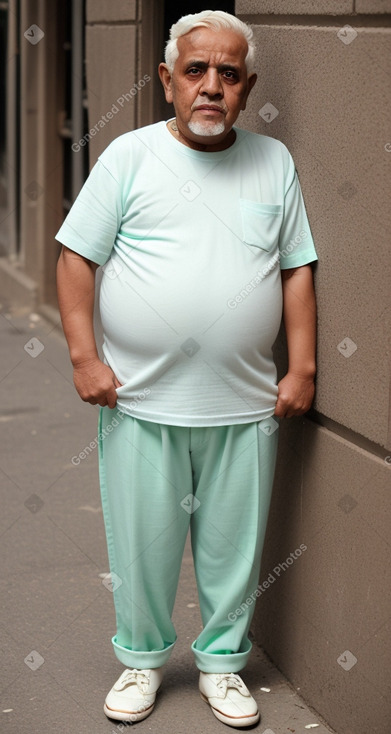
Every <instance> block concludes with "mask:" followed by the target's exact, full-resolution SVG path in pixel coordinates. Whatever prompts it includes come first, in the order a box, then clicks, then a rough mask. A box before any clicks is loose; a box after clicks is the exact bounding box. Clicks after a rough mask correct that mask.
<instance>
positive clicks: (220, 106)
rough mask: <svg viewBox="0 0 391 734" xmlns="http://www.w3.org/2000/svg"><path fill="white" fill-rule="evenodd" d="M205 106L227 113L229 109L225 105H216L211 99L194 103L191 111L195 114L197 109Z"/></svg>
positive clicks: (198, 100)
mask: <svg viewBox="0 0 391 734" xmlns="http://www.w3.org/2000/svg"><path fill="white" fill-rule="evenodd" d="M204 105H209V106H210V107H215V108H216V109H218V110H221V112H224V113H225V112H227V108H226V106H225V105H221V104H216V102H213V100H211V99H196V101H195V102H193V104H192V106H191V111H192V112H193V111H194V110H195V109H197V107H203V106H204Z"/></svg>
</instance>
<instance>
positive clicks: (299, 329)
mask: <svg viewBox="0 0 391 734" xmlns="http://www.w3.org/2000/svg"><path fill="white" fill-rule="evenodd" d="M281 277H282V291H283V299H284V306H283V318H284V324H285V331H286V337H287V344H288V358H289V366H288V372H287V374H286V375H285V377H283V379H282V380H280V382H279V383H278V397H277V403H276V408H275V411H274V413H275V415H276V416H278V417H280V418H282V417H284V418H291V417H292V416H294V415H302V414H303V413H305V412H306V411H307V410H309V408H310V406H311V403H312V401H313V398H314V393H315V385H314V379H315V372H316V362H315V349H316V302H315V292H314V285H313V276H312V268H311V265H303V266H302V267H299V268H292V269H289V270H282V271H281Z"/></svg>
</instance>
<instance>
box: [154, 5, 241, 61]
mask: <svg viewBox="0 0 391 734" xmlns="http://www.w3.org/2000/svg"><path fill="white" fill-rule="evenodd" d="M193 28H214V29H215V30H222V29H223V28H229V29H230V30H232V31H235V32H236V33H239V34H240V35H242V36H243V37H244V38H245V39H246V41H247V46H248V51H247V56H246V58H245V63H246V67H247V73H248V75H250V74H252V73H253V71H254V55H255V45H254V42H253V40H252V38H253V35H254V34H253V31H252V28H250V26H249V25H247V23H243V21H241V20H239V18H235V16H234V15H231V14H230V13H225V12H224V10H203V11H202V12H201V13H193V14H190V15H184V16H182V18H180V19H179V20H178V22H177V23H174V24H173V25H172V26H171V28H170V39H169V40H168V41H167V44H166V49H165V53H164V59H165V62H166V64H167V67H168V70H169V72H170V74H172V72H173V70H174V65H175V62H176V60H177V58H178V56H179V51H178V45H177V40H178V38H179V37H180V36H184V35H185V34H186V33H189V32H190V31H191V30H193Z"/></svg>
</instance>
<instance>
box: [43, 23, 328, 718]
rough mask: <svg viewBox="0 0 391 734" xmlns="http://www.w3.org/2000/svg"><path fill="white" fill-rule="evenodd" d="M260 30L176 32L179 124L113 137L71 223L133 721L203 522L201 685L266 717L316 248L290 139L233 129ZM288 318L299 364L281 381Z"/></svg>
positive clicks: (214, 702)
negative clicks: (276, 514)
mask: <svg viewBox="0 0 391 734" xmlns="http://www.w3.org/2000/svg"><path fill="white" fill-rule="evenodd" d="M251 39H252V31H251V29H250V28H249V27H248V26H247V25H245V24H243V23H242V22H240V21H239V20H238V19H236V18H235V17H233V16H231V15H229V14H227V13H224V12H221V11H215V12H211V11H205V12H203V13H199V14H196V15H189V16H185V17H183V18H182V19H180V21H179V22H178V23H176V24H175V25H174V26H173V27H172V29H171V35H170V41H169V43H168V44H167V48H166V62H165V63H162V64H160V66H159V74H160V79H161V81H162V83H163V86H164V90H165V95H166V99H167V101H168V102H172V103H173V105H174V108H175V119H171V120H169V121H168V122H159V123H157V124H154V125H150V126H147V127H144V128H142V129H140V130H135V131H132V132H129V133H126V134H125V135H122V136H120V137H119V138H117V139H116V140H114V141H113V142H112V143H111V144H110V145H109V147H108V148H107V149H106V150H105V151H104V153H103V154H102V155H101V156H100V157H99V160H98V162H97V163H96V165H95V166H94V168H93V170H92V171H91V174H90V176H89V178H88V180H87V181H86V183H85V185H84V187H83V189H82V190H81V192H80V194H79V196H78V198H77V200H76V202H75V204H74V205H73V208H72V210H71V212H70V213H69V215H68V217H67V218H66V220H65V222H64V224H63V226H62V227H61V229H60V231H59V233H58V235H57V239H58V240H59V241H60V242H61V243H62V244H63V245H64V247H63V250H62V253H61V256H60V259H59V263H58V292H59V303H60V309H61V314H62V319H63V326H64V331H65V335H66V337H67V340H68V344H69V349H70V356H71V359H72V363H73V366H74V382H75V386H76V389H77V391H78V393H79V395H80V396H81V398H82V399H83V400H85V401H88V402H89V403H92V404H93V405H96V404H99V405H100V406H101V410H100V427H99V438H100V452H99V460H100V483H101V493H102V504H103V511H104V519H105V527H106V533H107V543H108V552H109V560H110V569H111V580H112V584H113V591H114V601H115V608H116V617H117V632H116V635H115V636H114V637H113V640H112V642H113V646H114V651H115V654H116V656H117V657H118V659H119V660H120V661H121V662H122V663H123V664H124V665H125V666H126V670H125V671H124V672H123V673H122V675H121V677H120V678H119V680H118V681H117V683H116V684H115V685H114V687H113V688H112V690H111V691H110V692H109V694H108V695H107V698H106V701H105V706H104V711H105V713H106V715H107V716H108V717H110V718H113V719H117V720H122V721H133V722H134V721H138V720H140V719H144V718H145V717H146V716H148V715H149V714H150V713H151V711H152V709H153V706H154V702H155V697H156V691H157V690H158V688H159V686H160V684H161V681H162V668H163V666H164V664H165V663H166V662H167V660H168V659H169V657H170V654H171V652H172V649H173V646H174V644H175V640H176V634H175V629H174V627H173V624H172V620H171V616H172V610H173V606H174V601H175V595H176V589H177V583H178V576H179V571H180V566H181V560H182V554H183V549H184V544H185V540H186V536H187V532H188V529H189V527H190V528H191V542H192V551H193V558H194V566H195V573H196V579H197V586H198V594H199V601H200V609H201V617H202V622H203V628H202V631H201V632H200V634H199V635H198V637H197V639H196V640H195V641H194V642H193V644H192V651H193V653H194V657H195V663H196V665H197V667H198V668H199V670H200V679H199V687H200V692H201V696H202V698H203V699H204V700H205V701H207V702H208V703H209V704H210V706H211V708H212V711H213V713H214V714H215V716H216V717H217V718H218V719H219V720H220V721H222V722H224V723H226V724H228V725H230V726H233V727H243V726H248V725H250V724H254V723H256V722H257V721H258V720H259V712H258V709H257V704H256V702H255V701H254V699H253V697H252V696H251V695H250V693H249V691H248V689H247V688H246V686H245V684H244V683H243V681H242V679H241V678H240V676H239V675H238V671H240V670H241V669H242V668H243V667H244V666H245V664H246V662H247V659H248V656H249V654H250V650H251V643H250V641H249V638H248V631H249V627H250V622H251V618H252V615H253V612H254V601H255V600H256V597H257V593H256V592H257V584H258V577H259V569H260V560H261V553H262V546H263V541H264V535H265V528H266V522H267V517H268V510H269V503H270V495H271V489H272V482H273V473H274V466H275V457H276V446H277V435H278V430H277V429H278V421H279V419H280V418H282V417H290V416H293V415H301V414H302V413H304V412H305V411H306V410H308V408H309V407H310V404H311V402H312V399H313V394H314V375H315V301H314V291H313V279H312V270H311V265H310V263H312V262H313V261H314V260H316V252H315V249H314V245H313V241H312V237H311V232H310V228H309V224H308V220H307V216H306V213H305V208H304V204H303V199H302V195H301V190H300V185H299V182H298V178H297V174H296V171H295V166H294V163H293V160H292V158H291V156H290V154H289V152H288V150H287V149H286V147H285V146H284V145H283V144H282V143H280V142H279V141H277V140H274V139H273V138H268V137H265V136H262V135H256V134H253V133H249V132H246V131H244V130H241V129H240V128H237V127H235V126H234V123H235V121H236V119H237V117H238V115H239V112H240V110H243V109H245V106H246V101H247V98H248V95H249V93H250V91H251V89H252V87H253V86H254V84H255V81H256V75H255V74H254V71H253V57H254V48H253V43H252V40H251ZM98 265H102V266H103V271H104V272H103V278H102V284H101V293H100V309H101V318H102V324H103V331H104V344H103V352H104V361H103V362H102V361H101V360H100V359H99V356H98V352H97V347H96V343H95V338H94V333H93V321H92V317H93V303H94V277H95V270H96V268H97V266H98ZM282 314H283V317H284V322H285V328H286V333H287V343H288V351H289V370H288V373H287V374H286V375H285V377H284V378H283V379H282V380H281V381H280V382H279V384H278V385H277V384H276V368H275V365H274V363H273V359H272V345H273V343H274V341H275V338H276V336H277V333H278V330H279V326H280V321H281V316H282Z"/></svg>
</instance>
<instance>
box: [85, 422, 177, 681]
mask: <svg viewBox="0 0 391 734" xmlns="http://www.w3.org/2000/svg"><path fill="white" fill-rule="evenodd" d="M110 425H112V426H113V428H112V429H111V430H110V429H109V427H110ZM108 429H109V430H108ZM99 439H100V443H99V471H100V483H101V496H102V507H103V515H104V521H105V528H106V536H107V546H108V554H109V562H110V570H111V584H112V590H113V596H114V604H115V610H116V619H117V633H116V635H115V636H114V637H113V640H112V642H113V646H114V651H115V654H116V656H117V657H118V659H119V660H121V662H122V663H124V664H125V665H126V666H127V667H131V668H157V667H160V666H161V665H163V664H164V663H165V662H167V660H168V658H169V656H170V654H171V652H172V648H173V646H174V643H175V640H176V635H175V630H174V627H173V624H172V621H171V614H172V610H173V606H174V601H175V595H176V590H177V585H178V578H179V572H180V567H181V560H182V556H183V550H184V544H185V540H186V535H187V531H188V526H189V520H190V515H189V513H188V512H185V511H184V510H183V508H182V506H181V504H180V503H181V501H182V499H183V498H184V497H186V495H187V494H189V493H191V492H192V472H191V465H190V459H189V452H188V429H182V428H179V427H173V426H163V425H160V424H157V423H151V422H147V421H139V420H137V419H135V418H133V417H131V416H128V415H124V414H123V413H121V412H119V411H117V410H116V409H114V410H111V409H109V408H102V409H101V411H100V425H99ZM186 449H187V450H186Z"/></svg>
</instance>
